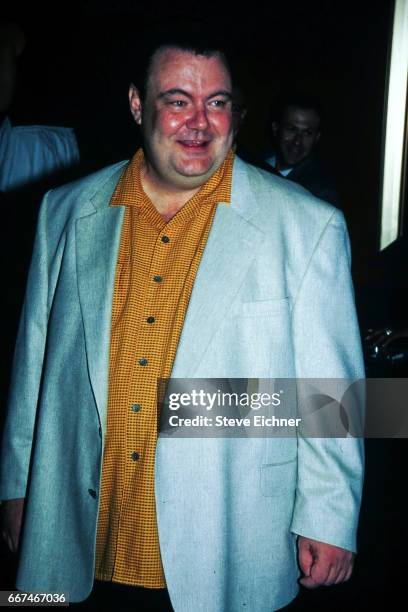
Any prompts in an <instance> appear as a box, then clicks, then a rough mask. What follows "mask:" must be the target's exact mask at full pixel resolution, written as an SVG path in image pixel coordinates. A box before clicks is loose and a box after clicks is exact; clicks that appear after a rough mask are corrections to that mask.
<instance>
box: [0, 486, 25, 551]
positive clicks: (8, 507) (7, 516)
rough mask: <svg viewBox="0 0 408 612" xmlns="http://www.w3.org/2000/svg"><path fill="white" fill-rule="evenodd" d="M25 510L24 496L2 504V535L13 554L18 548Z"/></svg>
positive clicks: (0, 524) (0, 518) (0, 511)
mask: <svg viewBox="0 0 408 612" xmlns="http://www.w3.org/2000/svg"><path fill="white" fill-rule="evenodd" d="M23 511H24V498H21V499H8V500H6V501H3V502H2V504H1V506H0V537H1V539H2V540H3V542H4V543H5V544H6V546H7V548H8V549H9V551H10V552H11V553H13V554H16V553H17V550H18V543H19V540H20V531H21V523H22V519H23Z"/></svg>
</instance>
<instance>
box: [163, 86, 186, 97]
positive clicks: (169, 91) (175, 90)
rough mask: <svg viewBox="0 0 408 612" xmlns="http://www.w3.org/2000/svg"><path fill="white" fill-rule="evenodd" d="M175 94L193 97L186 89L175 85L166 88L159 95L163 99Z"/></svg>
mask: <svg viewBox="0 0 408 612" xmlns="http://www.w3.org/2000/svg"><path fill="white" fill-rule="evenodd" d="M174 95H182V96H187V98H191V95H190V94H189V93H188V92H187V91H185V90H184V89H179V88H177V87H173V88H172V89H166V91H161V92H160V93H159V95H158V96H157V97H158V98H159V99H161V98H165V97H166V96H174Z"/></svg>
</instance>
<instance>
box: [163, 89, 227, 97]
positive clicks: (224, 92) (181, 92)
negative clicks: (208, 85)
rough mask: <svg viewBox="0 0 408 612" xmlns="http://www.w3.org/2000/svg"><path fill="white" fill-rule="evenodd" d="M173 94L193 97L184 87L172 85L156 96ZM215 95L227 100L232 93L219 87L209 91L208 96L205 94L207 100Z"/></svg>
mask: <svg viewBox="0 0 408 612" xmlns="http://www.w3.org/2000/svg"><path fill="white" fill-rule="evenodd" d="M174 95H179V96H180V95H181V96H186V97H187V98H192V97H193V96H192V95H191V94H190V93H189V92H188V91H185V90H184V89H179V88H178V87H173V88H172V89H166V91H161V92H160V93H159V94H158V96H157V98H158V99H163V98H166V97H167V96H174ZM217 96H224V97H226V98H228V100H232V93H231V92H230V91H228V90H226V89H220V90H219V91H215V92H214V93H211V94H210V95H209V96H207V100H210V98H215V97H217Z"/></svg>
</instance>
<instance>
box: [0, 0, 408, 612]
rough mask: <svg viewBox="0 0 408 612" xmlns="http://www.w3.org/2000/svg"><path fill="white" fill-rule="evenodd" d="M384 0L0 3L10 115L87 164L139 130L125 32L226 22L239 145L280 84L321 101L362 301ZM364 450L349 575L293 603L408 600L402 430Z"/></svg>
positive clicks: (344, 606) (380, 106) (120, 151)
mask: <svg viewBox="0 0 408 612" xmlns="http://www.w3.org/2000/svg"><path fill="white" fill-rule="evenodd" d="M392 8H393V2H392V1H391V0H389V1H388V0H382V1H380V0H372V1H371V2H369V3H368V2H358V1H357V0H355V1H354V2H350V1H349V0H345V1H343V2H340V1H333V2H330V1H323V0H320V1H319V0H313V1H309V2H306V1H305V2H296V1H294V0H292V1H287V2H273V1H270V2H267V3H265V4H263V3H258V2H248V3H246V4H245V5H244V8H243V7H242V6H241V7H240V6H238V4H237V3H235V4H231V5H227V4H226V3H221V2H214V1H212V0H211V1H210V0H206V1H205V2H195V3H194V5H193V4H192V3H190V4H188V3H183V4H177V3H174V2H169V3H167V4H163V3H162V4H160V3H157V2H154V1H153V0H150V1H149V2H147V1H146V0H144V1H140V2H131V1H129V0H128V1H124V0H122V1H116V2H115V1H112V0H111V1H109V0H100V1H97V0H88V1H85V2H70V3H66V4H64V3H58V4H57V3H55V5H53V6H46V5H45V4H44V3H43V4H42V3H35V7H34V10H33V6H32V4H31V6H30V5H29V7H28V8H27V7H26V6H23V4H22V3H19V2H18V1H17V2H14V3H10V6H8V7H4V8H3V11H4V14H3V16H4V17H6V16H7V17H11V18H15V19H17V20H18V22H19V23H20V24H21V25H22V26H23V28H24V29H25V32H26V36H27V46H26V49H25V52H24V54H23V56H22V57H21V59H20V61H19V88H18V92H17V98H16V102H15V104H14V107H13V109H12V118H13V120H14V121H15V122H19V123H45V124H49V125H65V126H71V127H73V128H74V129H75V131H76V134H77V137H78V140H79V144H80V150H81V156H82V165H81V172H82V173H87V172H89V171H92V170H94V169H97V168H99V167H102V166H104V165H106V164H108V163H111V162H115V161H118V160H120V159H124V158H126V157H129V156H130V155H132V153H133V152H134V150H135V147H136V144H137V142H138V134H137V131H136V128H135V127H134V125H133V123H132V120H131V117H130V113H129V111H128V105H127V88H128V83H129V74H130V73H131V68H132V65H133V64H137V56H134V52H132V50H133V43H134V42H140V40H143V39H144V38H146V37H148V32H149V28H150V27H151V24H152V23H154V22H155V21H156V20H157V19H158V18H161V19H163V18H166V19H167V20H168V23H169V27H171V25H172V23H174V22H177V21H179V20H181V19H185V18H186V17H187V18H188V17H191V18H197V17H200V18H201V19H204V20H206V21H207V22H208V23H209V24H211V23H218V24H221V25H222V27H223V29H224V31H225V41H226V43H227V46H230V49H231V51H232V54H233V56H234V58H235V61H236V64H237V76H238V82H239V85H240V87H241V88H242V90H243V93H244V96H245V100H246V106H247V108H248V114H247V117H246V119H245V122H244V125H243V126H242V129H241V133H240V135H239V139H238V142H239V146H240V147H242V148H243V149H245V150H247V151H252V152H255V153H256V152H257V151H259V150H261V149H264V148H265V147H266V145H267V144H268V139H269V129H268V125H267V119H268V113H269V108H270V105H271V103H273V101H274V99H276V97H277V96H278V94H279V93H280V92H281V91H283V90H284V89H285V88H286V87H287V86H291V87H293V86H296V88H298V89H300V88H301V89H304V90H305V91H307V92H309V93H312V94H314V95H315V96H317V97H318V98H320V100H321V103H322V106H323V107H324V109H325V123H324V133H323V137H322V140H321V144H320V152H321V155H322V157H323V158H324V159H325V160H326V161H327V162H328V164H329V166H330V167H331V170H332V172H333V174H334V176H335V178H336V180H337V184H338V188H339V191H340V195H341V207H342V209H343V211H344V213H345V215H346V219H347V221H348V225H349V230H350V234H351V240H352V248H353V274H354V279H355V282H356V286H357V288H358V297H359V301H360V293H361V294H364V290H365V288H366V287H368V288H369V287H371V285H372V283H373V282H374V281H375V279H376V274H377V269H376V268H375V267H374V263H373V262H374V261H375V258H374V255H375V253H376V250H377V244H378V236H379V204H380V198H379V189H380V170H381V152H382V134H383V118H384V104H385V87H386V72H387V59H388V51H389V36H390V27H391V16H392ZM374 284H375V282H374ZM373 295H375V293H374V294H373ZM374 299H375V297H374ZM361 303H362V304H364V299H363V298H361ZM362 308H364V306H362ZM363 318H364V317H363ZM367 453H368V454H367V477H366V484H365V495H364V501H363V509H362V518H361V528H360V538H359V539H360V554H359V557H358V561H357V565H356V570H355V574H354V577H353V578H352V580H351V581H350V582H349V583H347V584H345V585H341V586H337V587H332V588H330V589H320V590H319V591H314V592H306V591H304V590H302V594H301V596H300V598H299V599H298V601H297V602H296V603H295V604H294V607H293V609H297V610H328V609H330V610H377V609H378V610H379V609H383V608H385V609H387V610H394V609H395V610H399V609H404V608H405V605H404V604H400V603H399V602H400V600H401V597H403V596H404V592H405V574H406V567H407V562H406V546H407V541H408V540H407V527H406V522H405V521H404V520H403V519H404V514H405V509H406V506H405V491H404V490H403V489H402V486H404V487H405V485H404V484H403V485H402V486H401V483H403V482H404V480H405V479H404V478H403V476H402V474H403V472H404V471H405V469H406V455H407V453H406V441H405V440H393V441H390V440H383V441H376V440H370V441H368V443H367ZM50 562H52V561H51V560H50ZM0 586H2V585H0ZM3 588H6V586H4V587H3ZM7 588H9V587H7ZM254 612H256V611H254Z"/></svg>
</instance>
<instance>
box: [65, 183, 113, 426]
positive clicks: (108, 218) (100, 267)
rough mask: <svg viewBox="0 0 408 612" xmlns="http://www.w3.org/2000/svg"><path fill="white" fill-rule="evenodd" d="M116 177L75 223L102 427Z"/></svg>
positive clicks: (88, 343) (90, 360)
mask: <svg viewBox="0 0 408 612" xmlns="http://www.w3.org/2000/svg"><path fill="white" fill-rule="evenodd" d="M118 178H119V174H115V175H114V176H113V177H112V178H111V179H110V180H109V181H108V183H107V184H106V185H104V187H103V188H102V189H101V190H100V191H99V192H98V193H97V194H96V195H95V196H94V197H93V198H92V200H91V202H92V204H93V206H94V207H95V209H96V210H94V212H93V213H91V214H90V215H88V216H86V217H82V218H80V219H78V220H77V223H76V253H77V274H78V288H79V299H80V304H81V311H82V317H83V323H84V330H85V344H86V353H87V360H88V367H89V375H90V379H91V384H92V389H93V393H94V397H95V400H96V404H97V407H98V410H99V415H100V420H101V424H102V426H103V427H104V426H105V420H106V408H107V397H108V374H109V351H110V334H111V312H112V298H113V291H114V283H115V271H116V262H117V256H118V249H119V244H120V236H121V229H122V222H123V217H124V210H125V209H124V207H122V206H115V207H109V202H110V198H111V196H112V193H113V190H114V188H115V186H116V183H117V180H118Z"/></svg>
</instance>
